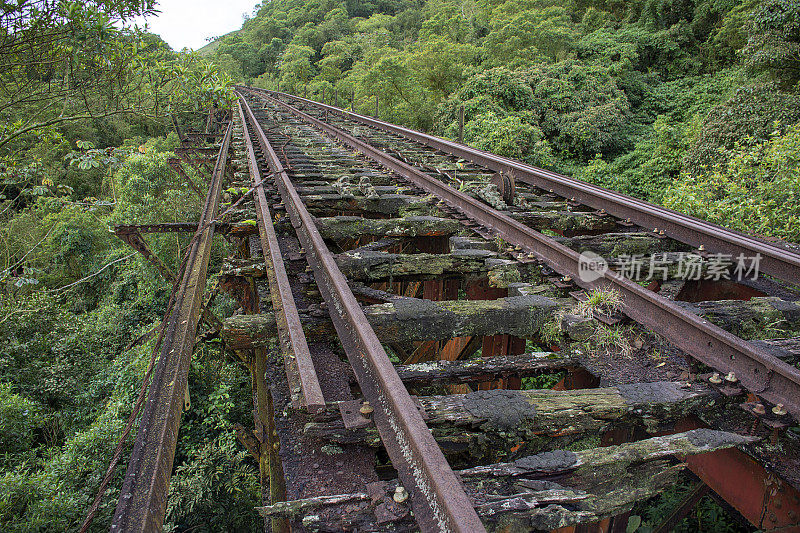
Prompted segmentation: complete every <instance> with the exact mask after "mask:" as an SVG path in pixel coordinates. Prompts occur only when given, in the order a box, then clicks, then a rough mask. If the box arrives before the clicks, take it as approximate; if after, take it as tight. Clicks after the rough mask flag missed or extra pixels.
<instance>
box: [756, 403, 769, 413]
mask: <svg viewBox="0 0 800 533" xmlns="http://www.w3.org/2000/svg"><path fill="white" fill-rule="evenodd" d="M753 412H754V413H755V414H757V415H763V414H766V412H767V410H766V408H765V407H764V404H763V403H757V404H755V405H754V406H753Z"/></svg>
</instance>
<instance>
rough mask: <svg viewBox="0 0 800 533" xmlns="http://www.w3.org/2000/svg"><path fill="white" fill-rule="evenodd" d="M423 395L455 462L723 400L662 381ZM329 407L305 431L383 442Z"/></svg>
mask: <svg viewBox="0 0 800 533" xmlns="http://www.w3.org/2000/svg"><path fill="white" fill-rule="evenodd" d="M417 401H418V403H419V405H420V407H421V409H422V411H423V412H424V413H425V416H426V417H427V418H426V422H427V424H428V427H430V428H431V431H432V432H433V435H434V437H435V438H436V440H437V442H438V443H439V446H440V447H441V448H442V450H443V451H444V452H445V454H447V455H448V456H449V457H450V460H451V461H454V460H467V461H473V462H474V461H476V460H478V461H485V460H492V461H500V460H505V458H506V457H508V454H510V453H511V450H512V449H516V448H517V447H518V446H519V447H520V448H519V450H518V451H517V452H516V453H537V452H539V451H542V450H552V449H553V448H554V447H557V446H562V445H564V443H568V442H572V441H575V440H577V439H581V438H585V437H587V436H589V437H594V436H596V435H599V434H600V433H602V432H603V431H604V430H606V429H608V428H609V427H611V426H612V425H613V426H625V425H635V426H642V427H644V429H645V430H647V431H649V432H650V433H655V432H657V431H659V430H663V429H666V428H668V427H669V426H670V424H672V423H674V422H675V421H676V420H679V419H682V418H684V417H685V416H688V415H690V414H693V413H697V412H700V411H702V410H703V409H708V408H710V407H711V406H714V404H715V403H716V402H718V401H721V400H720V397H719V395H718V394H717V393H716V392H714V391H713V390H711V389H709V388H707V387H705V386H704V385H700V384H688V385H687V384H685V383H673V382H657V383H641V384H633V385H620V386H618V387H608V388H599V389H580V390H570V391H554V390H549V389H544V390H523V391H518V390H502V389H499V390H481V391H475V392H470V393H468V394H453V395H445V396H420V397H418V398H417ZM326 412H327V416H326V415H325V413H321V414H320V415H318V416H317V417H315V421H314V422H309V423H308V424H307V425H306V428H305V431H306V433H307V434H309V435H314V436H316V437H319V438H323V439H327V440H330V441H332V442H338V443H343V444H344V443H356V442H364V443H367V444H371V445H377V444H379V440H378V436H377V433H376V432H375V430H374V429H373V428H362V429H347V428H345V426H344V423H343V421H342V419H341V416H340V415H339V408H338V406H337V407H329V408H328V409H327V410H326ZM326 418H327V420H326Z"/></svg>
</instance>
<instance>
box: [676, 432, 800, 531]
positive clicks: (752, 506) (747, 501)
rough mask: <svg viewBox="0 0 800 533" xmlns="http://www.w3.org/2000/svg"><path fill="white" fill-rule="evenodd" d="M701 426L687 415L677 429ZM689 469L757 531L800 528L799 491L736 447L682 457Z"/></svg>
mask: <svg viewBox="0 0 800 533" xmlns="http://www.w3.org/2000/svg"><path fill="white" fill-rule="evenodd" d="M700 427H705V425H704V424H703V423H701V422H700V421H699V420H697V419H695V418H693V417H690V418H687V419H685V420H683V421H681V422H679V423H677V424H676V425H675V432H676V433H679V432H682V431H687V430H691V429H695V428H700ZM681 460H682V461H684V462H685V463H686V466H687V467H688V468H689V470H691V471H692V473H694V474H695V475H696V476H697V477H699V478H700V480H702V481H703V482H704V483H705V484H707V485H708V486H709V487H710V488H711V489H712V490H713V491H714V492H716V493H717V494H718V495H719V496H720V497H721V498H722V499H724V500H725V501H726V502H727V503H728V504H730V505H731V506H732V507H733V508H734V509H736V510H737V511H739V512H740V513H741V514H742V516H743V517H745V518H746V519H747V520H748V521H749V522H750V523H751V524H753V525H754V526H755V527H757V528H758V529H759V530H761V531H768V532H776V533H777V532H787V533H788V532H789V531H800V491H799V490H797V489H796V488H794V487H793V486H791V485H790V484H789V483H787V482H786V481H784V480H783V479H781V478H780V477H779V476H777V475H775V474H773V473H770V472H769V471H767V470H766V469H765V468H764V467H763V466H761V465H760V464H759V463H758V462H756V460H755V459H753V458H752V457H750V456H749V455H747V454H745V453H744V452H742V451H739V450H737V449H736V448H731V449H729V450H719V451H716V452H714V453H707V454H702V455H697V456H689V457H682V458H681Z"/></svg>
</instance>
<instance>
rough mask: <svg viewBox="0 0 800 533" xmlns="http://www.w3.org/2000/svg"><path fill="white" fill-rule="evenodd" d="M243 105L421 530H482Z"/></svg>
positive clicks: (251, 114)
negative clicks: (409, 498) (409, 495)
mask: <svg viewBox="0 0 800 533" xmlns="http://www.w3.org/2000/svg"><path fill="white" fill-rule="evenodd" d="M240 102H241V105H242V108H243V110H244V112H245V115H246V117H247V118H248V120H249V121H250V125H251V127H252V130H253V133H254V134H255V135H256V137H257V139H258V142H259V144H260V145H261V148H262V150H263V152H264V155H265V157H266V159H267V161H268V163H269V165H270V167H271V169H272V171H273V172H275V175H276V182H277V185H278V190H279V192H280V194H281V197H282V198H283V202H284V204H285V206H286V211H287V213H288V214H289V217H290V219H291V221H292V225H293V226H294V228H295V230H296V232H297V236H298V238H299V239H300V242H301V244H302V245H303V248H304V249H305V250H306V258H307V259H308V262H309V264H310V265H311V267H312V269H313V271H314V277H315V279H316V282H317V286H318V287H319V289H320V292H321V294H322V296H323V298H324V299H325V301H326V303H327V304H328V309H329V310H330V315H331V319H332V320H333V323H334V326H335V327H336V332H337V333H338V335H339V340H340V342H341V344H342V346H343V347H344V350H345V353H346V354H347V357H348V359H349V361H350V364H351V365H352V367H353V371H354V373H355V375H356V378H357V380H358V383H359V385H360V387H361V391H362V392H363V394H364V396H365V397H366V398H367V400H368V401H369V402H370V405H371V406H372V407H373V408H374V413H373V417H374V420H375V425H376V427H377V428H378V432H379V434H380V437H381V440H382V441H383V444H384V446H385V447H386V451H387V452H388V454H389V457H390V458H391V460H392V465H393V466H394V467H395V468H396V469H397V471H398V476H399V477H400V479H401V480H402V482H403V484H404V485H405V487H406V489H407V490H408V491H409V493H410V494H411V501H412V505H413V508H414V514H415V517H416V519H417V522H418V524H419V526H420V528H421V529H422V530H423V531H426V532H430V531H460V532H465V533H466V532H469V533H474V532H479V531H485V529H484V527H483V524H482V523H481V521H480V519H479V518H478V515H477V513H476V512H475V509H473V507H472V505H471V503H470V501H469V499H468V498H467V496H466V494H465V493H464V489H463V488H462V487H461V484H460V483H459V480H458V479H457V478H456V476H455V474H454V473H453V471H452V470H451V468H450V465H449V464H448V463H447V460H446V459H445V458H444V455H443V454H442V451H441V450H440V449H439V446H438V445H437V444H436V441H435V440H434V439H433V436H432V435H431V433H430V431H429V430H428V428H427V426H426V425H425V422H424V421H423V419H422V415H421V414H420V412H419V410H418V409H417V406H416V404H415V403H414V402H413V400H412V399H411V396H410V395H409V394H408V391H407V390H406V388H405V386H404V385H403V383H402V381H401V380H400V377H399V376H398V375H397V371H396V370H395V368H394V366H393V365H392V363H391V361H390V360H389V357H388V356H387V355H386V352H385V351H384V349H383V346H381V343H380V341H379V340H378V337H377V336H376V335H375V332H374V331H373V330H372V328H371V327H370V325H369V322H367V318H366V316H364V312H363V311H362V310H361V307H360V306H359V304H358V301H357V300H356V298H355V296H354V295H353V293H352V291H351V290H350V287H349V286H348V284H347V279H346V278H345V277H344V276H343V275H342V273H341V271H340V270H339V268H338V267H337V266H336V261H335V260H334V257H333V254H331V252H330V250H328V247H327V246H326V244H325V242H324V241H323V239H322V236H321V235H320V233H319V231H318V230H317V228H316V226H315V224H314V219H313V218H312V217H311V214H310V213H309V212H308V210H307V209H306V207H305V205H304V204H303V202H302V200H301V198H300V195H299V194H298V193H297V190H296V189H295V188H294V185H292V183H291V181H290V179H289V176H288V175H287V174H286V171H285V170H284V169H283V165H282V164H281V162H280V160H279V159H278V156H277V154H276V153H275V151H274V150H273V148H272V146H271V145H270V144H269V141H268V139H267V137H266V135H265V133H264V130H263V129H262V128H261V126H260V125H259V124H258V121H257V119H256V117H255V115H254V113H253V111H252V109H250V107H249V106H248V104H247V102H246V101H245V100H244V98H240Z"/></svg>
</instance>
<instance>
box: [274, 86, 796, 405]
mask: <svg viewBox="0 0 800 533" xmlns="http://www.w3.org/2000/svg"><path fill="white" fill-rule="evenodd" d="M261 97H262V98H264V99H266V100H267V101H270V102H273V103H275V104H278V105H280V106H282V107H284V108H285V109H287V110H288V111H289V112H291V113H292V114H294V115H295V116H297V117H299V118H301V119H303V120H305V121H306V122H308V123H310V124H313V125H316V126H317V127H318V128H319V129H321V130H322V131H324V132H326V133H328V134H329V135H331V136H332V137H334V138H337V139H339V140H340V141H342V142H344V143H345V144H347V145H349V146H350V147H351V148H354V149H356V150H358V151H360V152H361V153H363V154H364V155H366V156H367V157H369V158H371V159H373V160H375V161H377V162H378V163H380V164H382V165H383V166H384V167H386V168H388V169H390V170H392V171H394V172H396V173H397V174H399V175H400V176H403V177H405V178H407V179H408V180H409V181H411V182H412V183H414V184H415V185H417V186H418V187H420V188H422V189H424V190H426V191H428V192H429V193H432V194H434V195H436V196H437V197H439V198H441V199H442V200H444V201H445V202H447V203H448V204H450V205H451V206H453V207H454V208H455V209H457V210H459V211H461V212H462V213H464V215H466V216H467V217H469V218H471V219H473V220H475V221H477V222H479V223H480V224H482V225H484V226H486V227H487V228H490V229H492V230H494V231H495V232H497V234H499V235H500V236H501V237H502V238H503V239H505V240H506V241H507V242H509V243H512V244H515V245H518V246H520V247H521V248H523V249H525V250H526V251H528V252H533V253H534V254H535V255H536V256H537V257H538V258H539V259H541V260H542V261H543V262H544V263H545V264H546V265H548V266H549V267H551V268H552V269H553V270H555V271H557V272H559V273H561V274H562V275H566V276H570V277H572V278H573V279H574V281H575V283H577V284H578V285H579V286H581V287H583V288H585V289H596V288H603V289H606V288H613V289H616V290H618V291H619V292H620V293H621V294H622V296H623V299H624V309H623V310H624V312H625V314H627V315H628V316H629V317H631V318H632V319H633V320H635V321H636V322H639V323H640V324H642V325H644V326H646V327H648V328H650V329H651V330H652V331H654V332H656V333H658V334H660V335H663V336H664V337H665V338H667V339H668V340H669V341H670V342H671V343H672V344H673V345H675V346H676V347H678V348H680V349H681V350H683V351H685V352H686V353H688V354H689V355H691V356H692V357H694V358H696V359H698V360H699V361H702V362H703V363H706V364H707V365H709V366H712V367H714V368H716V369H718V370H721V371H724V372H728V371H733V372H734V373H735V374H736V376H738V378H739V380H740V381H741V383H742V384H743V385H744V386H745V387H746V388H747V389H748V390H750V391H751V392H753V393H755V394H758V395H759V396H761V397H763V398H765V399H766V400H769V401H771V402H773V403H782V404H784V405H785V406H786V408H787V410H788V411H789V412H790V413H792V414H793V415H794V417H795V418H800V370H798V369H796V368H794V367H793V366H791V365H788V364H787V363H784V362H783V361H781V360H779V359H778V358H776V357H774V356H772V355H771V354H769V353H767V352H765V351H763V350H761V349H760V348H757V347H755V346H754V345H752V344H750V343H749V342H746V341H744V340H742V339H740V338H739V337H736V336H735V335H732V334H731V333H728V332H727V331H724V330H723V329H721V328H719V327H717V326H715V325H713V324H711V323H709V322H708V321H707V320H705V319H703V318H701V317H698V316H697V315H695V314H693V313H690V312H688V311H686V310H684V309H682V308H680V307H678V306H677V305H675V303H674V302H672V301H670V300H667V299H666V298H664V297H663V296H660V295H658V294H656V293H654V292H652V291H649V290H647V289H645V288H643V287H642V286H640V285H638V284H637V283H635V282H633V281H631V280H629V279H627V278H625V277H623V276H620V275H619V274H617V273H616V272H614V271H612V270H607V271H605V272H603V273H602V274H601V275H600V277H599V278H598V279H596V280H594V281H584V280H581V278H580V276H579V274H580V257H581V256H580V254H578V253H577V252H575V251H574V250H572V249H570V248H567V247H566V246H564V245H562V244H560V243H558V242H556V241H554V240H553V239H551V238H549V237H546V236H545V235H543V234H541V233H539V232H537V231H535V230H533V229H531V228H529V227H528V226H525V225H524V224H522V223H520V222H518V221H516V220H514V219H512V218H511V217H509V216H507V215H505V214H503V213H501V212H499V211H497V210H496V209H493V208H491V207H489V206H487V205H485V204H483V203H482V202H480V201H478V200H476V199H475V198H472V197H471V196H468V195H466V194H464V193H463V192H461V191H458V190H456V189H454V188H452V187H450V186H449V185H446V184H445V183H442V182H441V181H439V180H438V179H436V178H433V177H431V176H429V175H427V174H425V173H424V172H422V171H420V170H419V169H417V168H414V167H412V166H411V165H408V164H406V163H404V162H402V161H400V160H398V159H396V158H394V157H392V156H390V155H388V154H386V153H384V152H382V151H381V150H378V149H377V148H375V147H373V146H371V145H369V144H367V143H365V142H363V141H361V140H359V139H356V138H355V137H353V136H352V135H350V134H349V133H347V132H345V131H344V130H341V129H339V128H336V127H335V126H331V125H330V124H327V123H325V122H323V121H321V120H319V119H317V118H314V117H312V116H310V115H308V114H306V113H303V112H302V111H300V110H298V109H296V108H294V107H292V106H291V105H289V104H287V103H285V102H282V101H280V100H278V99H275V98H272V97H270V96H265V95H261Z"/></svg>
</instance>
